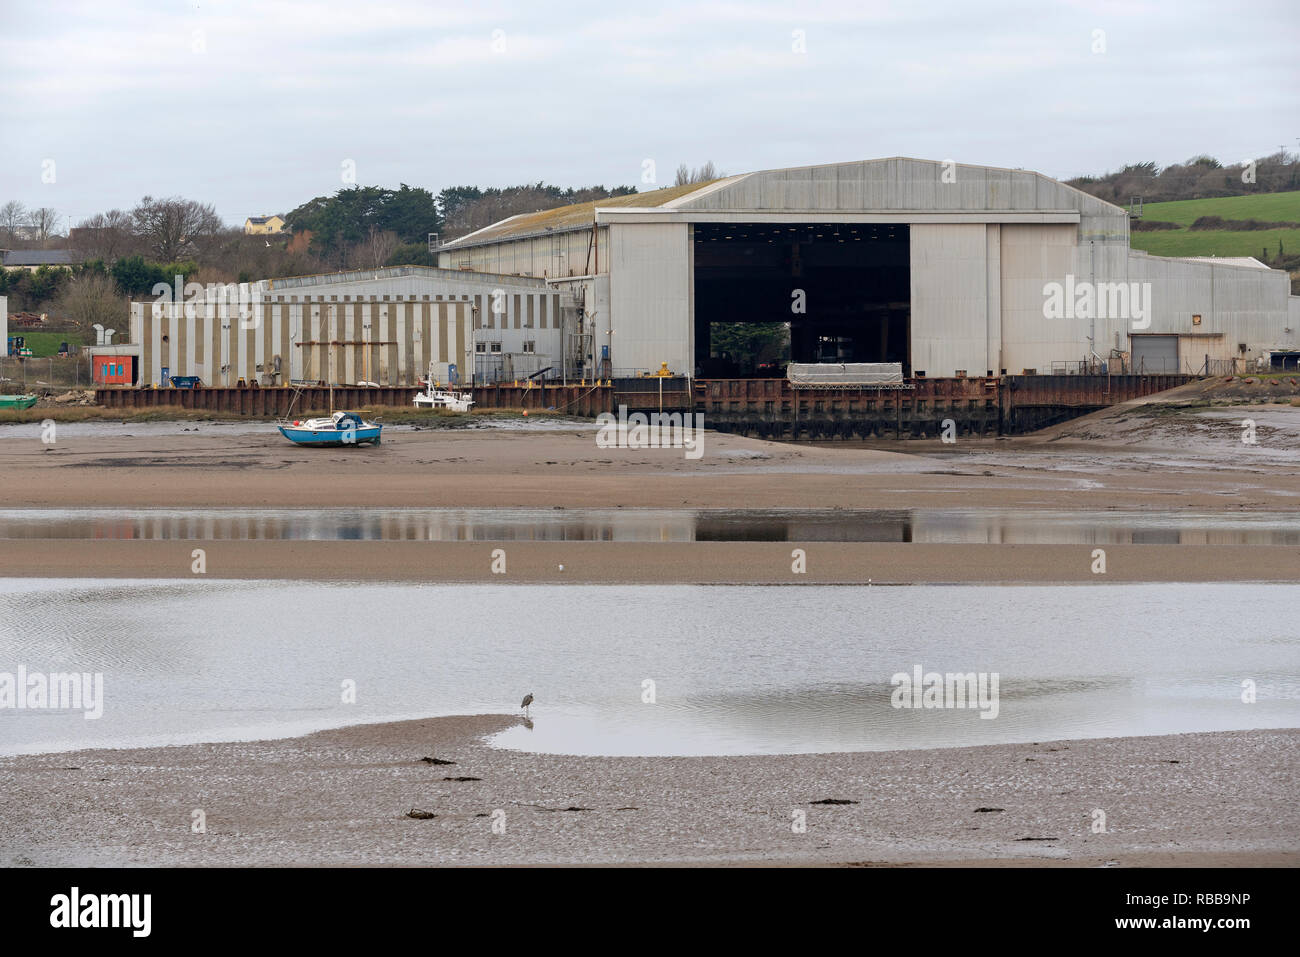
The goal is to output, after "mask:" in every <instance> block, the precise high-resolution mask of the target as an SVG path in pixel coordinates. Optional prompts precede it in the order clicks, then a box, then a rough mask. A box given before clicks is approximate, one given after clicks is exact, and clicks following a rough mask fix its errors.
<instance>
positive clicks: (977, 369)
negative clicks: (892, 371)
mask: <svg viewBox="0 0 1300 957" xmlns="http://www.w3.org/2000/svg"><path fill="white" fill-rule="evenodd" d="M911 247H912V248H911V264H912V268H911V283H912V318H911V325H912V328H911V338H912V369H913V370H914V371H917V370H919V371H923V372H925V374H926V375H927V376H950V375H952V374H953V373H954V372H955V371H956V370H958V369H965V370H966V371H968V372H970V373H971V374H973V375H982V374H983V373H984V370H985V369H986V368H987V355H988V290H987V285H988V265H987V248H986V238H985V226H984V224H983V223H970V224H944V225H913V226H912V227H911Z"/></svg>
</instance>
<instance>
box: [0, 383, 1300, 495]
mask: <svg viewBox="0 0 1300 957" xmlns="http://www.w3.org/2000/svg"><path fill="white" fill-rule="evenodd" d="M1262 411H1263V408H1262V407H1261V409H1247V410H1245V411H1244V412H1238V411H1236V410H1222V411H1220V412H1216V416H1218V417H1217V418H1216V417H1211V416H1204V417H1195V418H1194V422H1193V424H1192V427H1187V425H1186V423H1183V422H1180V421H1179V420H1178V419H1177V417H1176V416H1171V415H1167V414H1162V413H1159V412H1153V411H1150V410H1144V409H1143V408H1142V407H1140V406H1138V407H1134V408H1132V409H1130V408H1127V407H1119V408H1117V409H1113V410H1109V411H1108V412H1106V413H1099V414H1097V415H1094V416H1088V417H1085V418H1083V419H1078V420H1075V421H1074V422H1071V423H1066V424H1065V425H1064V426H1061V427H1058V428H1057V429H1055V430H1046V431H1045V432H1043V433H1038V434H1036V435H1034V436H1028V437H1024V438H1015V439H975V438H970V437H964V436H963V437H961V438H960V439H959V441H958V442H957V443H956V444H955V445H952V446H944V445H942V444H940V443H939V442H937V441H922V442H889V441H885V442H882V443H880V444H879V447H876V448H862V447H856V446H855V447H837V446H826V445H818V446H810V445H796V444H788V443H776V442H765V441H761V440H758V439H749V438H745V437H742V436H736V435H725V434H721V433H714V432H709V433H706V436H705V441H704V454H703V456H702V457H701V458H699V459H697V460H690V459H686V458H685V457H684V456H683V454H682V451H681V450H672V449H643V450H630V449H600V448H597V447H596V444H595V430H594V428H591V427H575V428H574V429H573V430H562V431H560V430H555V429H554V428H548V429H546V430H545V431H522V430H521V431H512V430H486V429H483V430H480V429H476V430H466V431H459V430H424V431H405V432H403V431H392V432H391V433H390V434H389V435H386V436H385V439H384V443H383V444H382V445H381V446H379V447H377V448H372V447H368V446H367V447H362V448H337V449H310V448H301V447H297V446H293V445H290V444H289V443H288V442H286V441H285V440H284V439H283V438H281V437H280V436H278V435H274V434H267V433H264V432H263V433H250V432H247V431H242V430H241V429H240V427H239V426H231V425H213V424H198V425H196V428H198V429H199V431H198V432H197V433H193V434H191V433H185V434H181V435H167V436H156V435H155V436H150V435H140V436H133V435H130V434H129V433H130V430H131V426H130V425H122V426H120V427H119V428H120V429H121V430H122V432H123V434H121V435H110V436H104V435H96V436H93V437H75V436H69V437H66V438H60V440H59V441H58V442H57V443H55V444H54V445H52V446H47V445H43V444H42V443H41V441H40V427H39V425H36V424H33V425H31V426H23V427H14V428H11V429H7V430H5V431H3V432H0V472H2V473H3V474H4V475H5V478H6V495H7V505H8V507H11V508H28V507H31V508H35V507H45V508H54V507H85V506H90V505H98V506H102V507H112V506H123V507H160V508H161V507H173V508H174V507H186V506H208V507H218V506H233V507H238V506H243V507H259V506H276V507H293V506H298V507H304V508H310V507H321V506H392V507H489V508H490V507H500V508H509V507H542V508H546V507H554V506H561V507H567V508H573V507H588V508H595V507H619V506H621V507H625V508H835V507H840V508H912V507H970V508H977V507H992V506H999V507H1023V508H1143V507H1153V508H1175V509H1177V508H1188V509H1191V508H1197V509H1237V508H1245V509H1252V508H1254V509H1276V508H1286V507H1291V506H1300V443H1297V441H1296V440H1297V438H1300V409H1295V408H1291V407H1289V406H1285V407H1283V406H1270V407H1267V411H1268V414H1269V416H1270V417H1271V418H1270V420H1269V421H1268V422H1261V428H1260V444H1259V445H1257V446H1244V445H1243V444H1242V443H1241V442H1240V440H1239V435H1240V429H1239V428H1238V424H1237V422H1235V421H1233V419H1232V418H1231V417H1232V416H1233V415H1235V414H1243V415H1244V414H1251V415H1256V416H1259V415H1261V413H1262ZM1224 416H1226V417H1224ZM1136 426H1142V427H1141V428H1138V427H1136ZM1202 426H1203V427H1202ZM857 445H860V443H858V444H857Z"/></svg>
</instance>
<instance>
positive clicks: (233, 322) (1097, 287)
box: [118, 158, 1300, 386]
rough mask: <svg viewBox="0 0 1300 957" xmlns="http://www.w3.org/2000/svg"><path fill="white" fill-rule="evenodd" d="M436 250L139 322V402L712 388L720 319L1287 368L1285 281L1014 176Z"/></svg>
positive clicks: (959, 368)
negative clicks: (341, 392) (150, 394)
mask: <svg viewBox="0 0 1300 957" xmlns="http://www.w3.org/2000/svg"><path fill="white" fill-rule="evenodd" d="M437 253H438V256H439V268H424V267H397V268H388V269H379V270H369V271H358V272H352V273H340V274H336V275H325V276H311V277H302V278H294V279H275V280H268V281H264V282H262V283H258V284H256V286H255V287H254V294H255V298H256V300H257V302H258V303H259V305H260V312H259V313H258V319H257V320H256V321H255V322H251V323H250V322H248V321H240V320H239V317H238V316H237V315H236V314H235V313H234V311H233V307H227V306H221V305H217V304H213V303H198V304H188V305H187V306H186V307H185V308H184V309H182V308H181V307H179V306H178V305H175V304H172V305H167V304H165V303H149V302H144V303H134V304H133V308H132V322H131V345H130V346H129V347H118V348H120V349H125V350H126V351H128V352H131V353H133V354H134V355H135V357H136V361H137V362H138V372H137V375H136V377H135V381H136V384H138V385H143V386H149V385H164V384H166V380H167V378H168V377H174V376H178V375H194V376H198V377H200V378H201V379H202V381H203V382H204V383H205V384H206V385H209V386H234V385H237V384H240V383H241V380H242V383H243V384H246V385H252V384H254V383H256V384H257V385H259V386H276V385H287V384H289V383H290V382H292V381H295V380H312V381H326V380H329V381H332V382H334V383H336V384H364V383H374V384H377V385H381V386H410V385H414V384H415V382H416V381H417V379H419V378H420V377H422V376H423V375H424V374H425V373H426V371H428V370H429V369H430V368H433V369H434V372H435V374H436V375H437V377H439V378H448V379H449V380H451V381H459V382H462V383H468V382H469V381H470V380H471V379H472V380H473V381H474V382H475V383H476V384H483V383H490V382H500V381H503V380H520V379H527V378H528V377H535V378H536V379H537V380H538V381H541V380H556V379H563V380H568V381H572V380H584V379H585V380H591V379H602V380H604V379H614V380H615V381H620V380H622V381H626V380H629V379H634V378H636V377H638V376H642V375H645V374H650V373H656V372H663V371H665V370H666V372H667V373H670V374H671V375H672V376H674V377H678V378H681V379H683V380H697V379H700V378H705V379H711V378H721V377H726V375H727V373H719V372H718V371H717V367H716V365H715V364H714V360H715V358H716V357H715V352H716V350H715V349H714V348H713V344H712V332H713V330H714V329H715V328H716V327H717V324H720V323H774V322H775V323H789V330H790V331H789V351H788V355H787V356H785V357H784V358H785V359H788V360H789V361H790V362H793V363H823V364H831V365H833V364H841V363H844V364H856V363H875V364H879V363H884V364H889V365H890V366H896V367H897V368H898V369H899V370H900V372H901V375H902V377H903V379H904V381H907V382H916V381H921V380H934V379H942V378H968V379H972V378H981V377H995V378H996V377H1001V376H1006V375H1011V376H1016V375H1021V374H1026V373H1029V374H1034V373H1036V374H1038V375H1050V374H1053V373H1065V372H1081V371H1082V372H1099V371H1106V372H1108V373H1110V374H1114V373H1119V372H1127V373H1184V374H1195V373H1199V372H1207V373H1208V372H1216V371H1223V370H1225V369H1236V370H1238V371H1245V370H1246V369H1248V368H1252V367H1254V366H1256V365H1258V364H1260V363H1263V364H1267V363H1269V362H1270V361H1273V360H1274V357H1277V356H1285V355H1294V353H1295V352H1296V351H1297V350H1298V349H1300V346H1298V345H1297V337H1296V334H1295V331H1294V330H1295V329H1297V328H1300V299H1298V298H1297V297H1294V296H1290V295H1289V279H1288V276H1287V274H1286V273H1284V272H1282V271H1279V270H1273V269H1269V268H1267V267H1265V266H1263V265H1262V264H1260V263H1258V262H1257V261H1255V260H1253V259H1248V258H1246V259H1222V260H1216V259H1168V258H1161V257H1156V256H1149V255H1147V254H1145V253H1142V252H1137V251H1134V250H1132V249H1130V248H1129V213H1128V211H1126V210H1124V209H1122V208H1120V207H1117V206H1113V205H1111V204H1109V203H1106V202H1103V201H1101V200H1099V199H1096V198H1095V197H1093V196H1090V195H1088V194H1087V193H1084V192H1081V191H1079V190H1077V189H1074V188H1072V187H1069V186H1066V185H1064V184H1062V183H1059V182H1057V181H1055V180H1052V179H1049V178H1048V177H1045V176H1043V175H1041V174H1039V173H1033V172H1028V171H1025V170H1007V169H996V168H992V167H984V166H966V165H960V164H954V163H951V162H932V161H924V160H914V159H899V158H895V159H881V160H870V161H866V162H858V163H843V164H834V165H827V166H812V167H802V168H796V169H783V170H768V171H764V172H756V173H747V174H743V175H739V176H730V177H726V178H724V179H720V180H715V181H713V182H708V183H701V184H694V185H688V186H675V187H669V188H665V189H660V190H655V191H651V192H644V193H639V194H634V195H629V196H620V197H616V198H612V199H604V200H599V201H596V202H593V203H586V204H581V205H576V206H568V207H562V208H559V209H552V210H546V211H542V212H537V213H532V214H525V215H520V216H514V217H512V218H510V219H506V220H503V221H501V222H499V223H496V224H494V225H491V226H488V227H487V228H485V229H480V230H478V231H477V232H474V233H471V234H469V235H467V236H463V237H461V238H459V239H456V240H454V241H452V242H449V243H446V244H444V245H442V246H440V247H438V248H437ZM769 375H775V376H777V377H779V376H780V375H781V373H780V372H779V371H778V372H775V373H773V372H771V371H770V370H769Z"/></svg>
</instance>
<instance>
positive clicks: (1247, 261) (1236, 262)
mask: <svg viewBox="0 0 1300 957" xmlns="http://www.w3.org/2000/svg"><path fill="white" fill-rule="evenodd" d="M1173 258H1175V259H1182V260H1184V261H1186V262H1193V263H1214V264H1215V265H1216V266H1251V267H1253V268H1255V269H1271V268H1272V267H1271V266H1266V265H1264V264H1263V263H1262V262H1260V261H1259V260H1258V259H1256V258H1255V257H1254V256H1175V257H1173Z"/></svg>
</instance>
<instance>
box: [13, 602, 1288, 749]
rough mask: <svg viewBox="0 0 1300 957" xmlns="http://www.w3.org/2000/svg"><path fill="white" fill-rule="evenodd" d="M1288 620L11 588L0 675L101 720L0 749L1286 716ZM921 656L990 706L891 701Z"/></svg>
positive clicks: (1133, 610) (1144, 730) (1132, 727)
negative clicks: (59, 696) (44, 686)
mask: <svg viewBox="0 0 1300 957" xmlns="http://www.w3.org/2000/svg"><path fill="white" fill-rule="evenodd" d="M1298 606H1300V585H1262V584H1215V585H1204V584H1159V585H1119V584H1114V585H1106V586H1079V587H1069V586H1018V587H1005V586H1004V587H996V586H931V585H919V586H913V587H908V588H880V587H861V586H857V587H820V586H800V587H781V586H763V587H758V586H740V587H734V586H733V587H723V586H689V585H639V586H617V587H615V586H576V585H563V586H557V585H549V586H548V585H536V586H534V585H510V586H493V585H406V584H403V585H386V584H358V585H346V586H340V585H325V584H310V583H309V584H303V583H299V582H232V581H181V582H152V581H96V580H31V579H7V580H0V672H9V673H16V671H17V668H18V666H20V665H22V666H24V667H25V668H26V669H27V670H28V672H29V673H30V672H38V671H39V672H46V673H48V672H55V671H72V670H76V671H79V672H92V673H93V672H101V673H102V674H103V676H104V699H105V703H104V712H103V716H102V717H101V718H99V719H98V720H85V719H84V717H83V716H82V714H81V713H80V712H74V711H67V712H51V711H42V710H21V711H20V710H13V709H5V710H0V753H22V752H28V753H30V752H41V751H50V750H66V749H72V748H80V747H87V746H95V747H107V746H127V745H155V744H179V743H187V742H193V741H208V740H244V739H257V738H265V737H285V736H292V735H296V734H300V733H304V732H307V731H310V730H315V729H320V728H325V727H332V726H338V725H344V724H352V723H359V722H370V721H380V720H386V719H394V718H411V717H422V716H430V715H443V714H467V713H482V712H493V713H502V712H504V713H509V712H512V711H516V710H517V709H518V705H519V702H520V699H521V698H522V697H523V695H524V694H525V693H526V692H530V691H531V692H533V693H534V694H535V695H536V703H535V704H534V705H533V707H532V709H531V717H532V726H531V727H526V726H524V725H522V724H521V725H520V726H517V727H515V728H512V729H510V730H507V731H505V732H504V733H502V734H500V735H498V736H497V737H496V739H495V743H496V744H497V745H499V746H502V747H512V748H522V749H528V750H541V751H553V752H561V753H574V754H763V753H781V752H817V751H845V750H880V749H895V748H927V747H943V746H953V745H967V744H991V743H998V742H1015V741H1043V740H1050V739H1056V738H1078V737H1108V736H1121V735H1143V734H1167V733H1176V732H1189V731H1209V730H1227V729H1240V728H1257V727H1295V726H1300V637H1298V632H1297V629H1296V628H1295V627H1294V626H1293V624H1292V622H1293V620H1294V617H1295V609H1296V608H1297V607H1298ZM918 665H919V666H920V667H921V668H922V669H923V670H924V671H925V672H931V671H934V672H941V673H943V672H963V673H964V672H976V673H980V672H984V673H994V672H996V673H997V674H998V676H999V697H998V715H997V717H996V718H993V719H985V718H981V717H980V711H979V710H978V709H969V708H968V709H951V710H941V709H902V708H894V707H892V706H891V702H890V697H891V692H892V691H893V687H892V686H891V683H890V682H891V677H892V676H893V675H894V674H896V673H900V672H902V673H911V672H912V671H913V669H914V667H916V666H918ZM1248 679H1249V680H1251V681H1253V682H1255V684H1256V687H1257V694H1258V700H1257V702H1256V703H1254V704H1246V703H1243V702H1242V700H1241V692H1242V682H1243V681H1245V680H1248ZM647 680H650V681H652V682H653V683H654V684H653V703H650V701H648V700H646V699H647V698H649V697H651V696H650V695H649V694H648V692H649V690H650V688H651V686H648V685H646V684H645V682H646V681H647ZM346 682H353V683H354V687H355V691H356V696H355V697H356V700H355V703H345V702H344V701H343V692H344V689H345V687H347V686H346V685H345V683H346ZM429 749H430V751H431V752H436V749H437V742H436V741H431V742H429ZM416 757H418V755H416Z"/></svg>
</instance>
